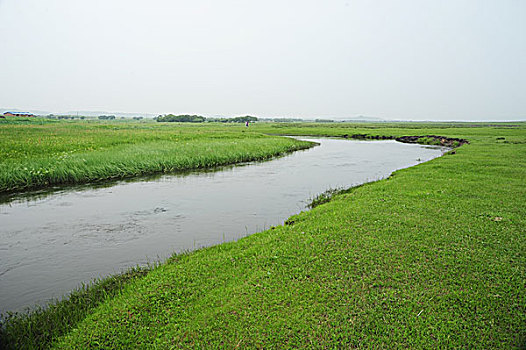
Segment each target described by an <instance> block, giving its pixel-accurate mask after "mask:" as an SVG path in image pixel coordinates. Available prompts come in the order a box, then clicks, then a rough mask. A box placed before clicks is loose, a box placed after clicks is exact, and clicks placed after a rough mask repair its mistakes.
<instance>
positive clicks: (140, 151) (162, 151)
mask: <svg viewBox="0 0 526 350" xmlns="http://www.w3.org/2000/svg"><path fill="white" fill-rule="evenodd" d="M307 146H308V144H307V143H302V142H299V141H296V140H291V139H283V138H278V137H269V136H265V135H262V134H258V133H253V132H250V131H246V130H245V129H244V126H229V127H226V126H225V125H219V124H215V125H209V124H208V125H206V126H205V125H202V124H201V125H189V124H175V123H153V122H149V123H139V122H121V121H118V122H107V123H101V122H88V121H82V122H68V121H60V122H57V121H48V120H44V119H34V118H30V119H27V120H23V119H22V120H13V119H7V120H5V119H4V120H0V149H2V154H1V156H0V193H1V192H8V191H20V190H24V189H30V188H42V187H47V186H50V185H57V184H64V183H86V182H93V181H101V180H106V179H114V178H124V177H131V176H138V175H144V174H151V173H163V172H165V173H166V172H174V171H181V170H186V169H198V168H206V167H213V166H218V165H225V164H232V163H239V162H244V161H250V160H260V159H267V158H270V157H272V156H275V155H278V154H282V153H285V152H288V151H292V150H296V149H299V148H306V147H307Z"/></svg>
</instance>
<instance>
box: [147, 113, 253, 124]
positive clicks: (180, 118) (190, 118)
mask: <svg viewBox="0 0 526 350" xmlns="http://www.w3.org/2000/svg"><path fill="white" fill-rule="evenodd" d="M155 120H157V121H158V122H177V123H202V122H205V121H207V122H220V123H246V122H249V123H253V122H256V121H257V120H258V118H256V117H252V116H249V115H246V116H244V117H235V118H205V117H203V116H200V115H188V114H184V115H173V114H167V115H164V116H163V115H160V116H158V117H156V118H155Z"/></svg>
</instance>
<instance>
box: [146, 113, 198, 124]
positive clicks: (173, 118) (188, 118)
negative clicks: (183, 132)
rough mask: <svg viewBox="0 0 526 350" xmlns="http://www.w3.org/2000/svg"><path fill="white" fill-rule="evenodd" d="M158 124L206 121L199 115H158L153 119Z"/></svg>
mask: <svg viewBox="0 0 526 350" xmlns="http://www.w3.org/2000/svg"><path fill="white" fill-rule="evenodd" d="M155 120H157V121H158V122H177V123H202V122H204V121H205V120H206V118H205V117H202V116H200V115H189V114H182V115H173V114H167V115H164V116H162V115H160V116H158V117H157V118H155Z"/></svg>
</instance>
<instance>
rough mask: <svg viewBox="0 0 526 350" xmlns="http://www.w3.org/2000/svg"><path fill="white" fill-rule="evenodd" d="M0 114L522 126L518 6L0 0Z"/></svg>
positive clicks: (515, 0)
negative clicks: (508, 122) (18, 111)
mask: <svg viewBox="0 0 526 350" xmlns="http://www.w3.org/2000/svg"><path fill="white" fill-rule="evenodd" d="M0 107H1V108H17V109H21V110H35V109H37V110H44V111H50V112H55V113H58V112H63V111H75V110H81V111H85V110H97V111H99V110H100V111H113V112H115V111H118V112H137V113H154V114H165V113H174V114H199V115H204V116H236V115H247V114H249V115H254V116H258V117H294V118H306V119H309V118H332V119H352V118H355V117H357V116H368V117H376V118H382V119H389V120H393V119H395V120H495V121H499V120H525V119H526V1H524V0H491V1H486V0H444V1H436V0H375V1H371V0H357V1H355V0H319V1H312V0H289V1H283V0H281V1H275V0H265V1H261V0H259V1H252V0H243V1H235V0H221V1H220V0H215V1H207V0H192V1H189V0H187V1H178V0H149V1H138V0H89V1H88V0H83V1H81V0H46V1H42V0H0Z"/></svg>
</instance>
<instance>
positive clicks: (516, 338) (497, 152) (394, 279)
mask: <svg viewBox="0 0 526 350" xmlns="http://www.w3.org/2000/svg"><path fill="white" fill-rule="evenodd" d="M349 127H350V126H343V127H342V126H340V127H339V128H332V129H330V128H327V129H322V128H321V127H320V128H319V129H317V128H311V131H313V132H312V133H310V134H313V133H316V132H319V133H328V134H331V133H332V134H334V135H338V134H340V133H341V132H343V131H345V129H348V128H349ZM257 128H258V129H261V130H263V129H264V128H272V126H271V125H270V126H264V125H262V126H258V127H257ZM302 129H303V127H301V126H300V127H297V126H294V125H289V126H287V127H286V128H283V130H284V133H287V134H291V133H295V132H298V133H299V132H301V131H304V130H302ZM328 129H330V130H328ZM360 132H362V130H360ZM369 134H371V135H395V136H399V135H411V134H414V135H425V134H441V135H443V136H450V137H465V138H468V139H469V140H470V142H471V143H470V144H469V145H464V146H462V147H461V148H459V149H457V150H456V154H450V155H446V156H444V157H442V158H439V159H435V160H433V161H431V162H428V163H424V164H421V165H418V166H416V167H413V168H410V169H405V170H401V171H397V172H396V173H395V174H394V175H393V176H392V177H391V178H389V179H387V180H383V181H379V182H375V183H372V184H368V185H364V186H361V187H358V188H355V189H353V190H351V191H349V192H348V193H343V194H340V195H336V196H335V197H333V198H332V200H331V201H330V202H328V203H326V204H323V205H319V206H317V207H316V208H314V209H313V210H311V211H309V212H304V213H301V214H299V215H296V216H294V217H292V218H290V219H289V220H288V225H285V226H280V227H276V228H275V229H272V230H268V231H265V232H261V233H258V234H254V235H252V236H250V237H247V238H244V239H242V240H240V241H238V242H233V243H226V244H222V245H219V246H215V247H211V248H206V249H202V250H199V251H196V252H194V253H191V254H186V255H180V256H175V257H174V258H172V259H171V260H170V261H168V262H167V263H165V264H163V265H161V266H159V267H157V268H155V269H153V270H152V271H150V272H149V273H148V274H147V275H146V276H145V277H142V278H138V279H134V280H133V281H131V282H129V283H127V284H125V285H124V288H123V289H122V291H121V292H119V293H117V295H116V296H115V297H111V298H108V299H105V301H104V302H102V303H101V304H100V305H98V306H96V307H94V308H93V309H92V310H91V311H90V312H89V315H88V316H87V317H86V318H85V319H84V320H82V321H81V322H80V323H78V324H77V325H76V326H75V327H74V329H72V330H70V331H68V332H67V333H66V334H64V336H62V337H60V338H58V339H54V340H53V343H51V344H45V345H46V346H47V345H51V347H53V348H58V349H62V348H63V349H70V348H77V349H85V348H122V349H125V348H136V347H138V348H161V349H165V348H185V347H193V348H215V347H222V348H236V347H261V348H293V347H315V348H335V347H343V348H352V347H364V348H379V347H380V348H381V347H383V348H408V347H411V348H431V347H433V348H442V347H448V348H458V347H460V348H480V349H487V348H506V349H508V348H520V347H522V346H523V345H524V340H525V336H526V312H525V311H526V310H525V306H526V291H525V285H524V281H525V280H526V270H525V266H526V256H525V255H526V254H525V252H526V236H525V233H526V232H525V227H526V226H525V224H526V219H525V218H526V209H525V206H524V202H525V199H526V185H525V182H524V179H526V130H525V128H524V126H523V125H520V126H519V127H501V126H498V127H483V128H456V127H453V128H452V127H450V126H445V127H442V126H437V125H434V126H432V127H428V128H427V129H425V128H420V127H419V128H414V126H412V125H410V126H409V127H406V128H405V129H404V128H393V129H390V128H385V129H382V128H378V127H377V129H372V130H369ZM23 344H24V340H23V339H20V343H19V344H17V345H18V346H17V347H23Z"/></svg>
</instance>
